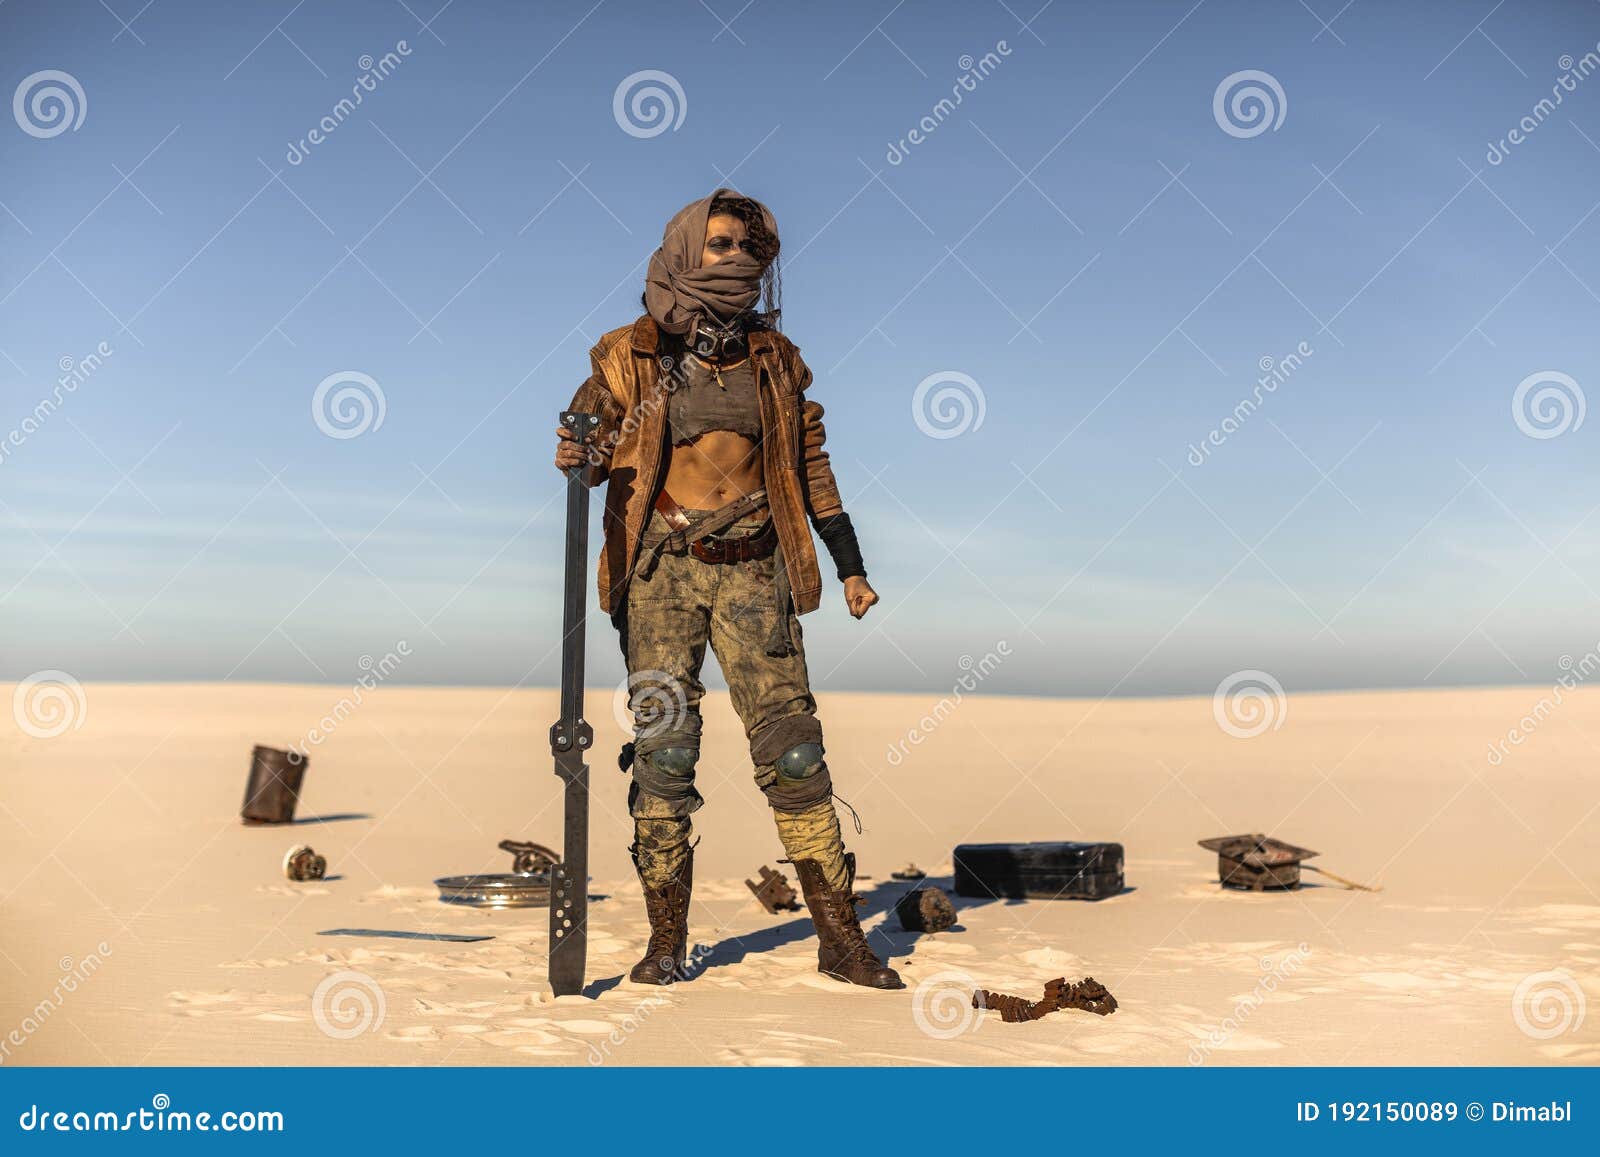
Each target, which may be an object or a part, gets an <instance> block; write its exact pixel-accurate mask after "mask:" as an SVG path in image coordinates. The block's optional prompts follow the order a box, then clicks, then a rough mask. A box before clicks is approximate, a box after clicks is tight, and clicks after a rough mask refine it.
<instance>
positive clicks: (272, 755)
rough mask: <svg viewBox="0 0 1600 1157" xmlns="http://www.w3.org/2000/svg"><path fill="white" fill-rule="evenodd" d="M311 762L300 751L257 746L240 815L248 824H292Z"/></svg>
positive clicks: (251, 760)
mask: <svg viewBox="0 0 1600 1157" xmlns="http://www.w3.org/2000/svg"><path fill="white" fill-rule="evenodd" d="M309 763H310V760H308V759H307V758H306V757H305V756H304V755H301V754H300V753H299V752H298V751H279V750H278V749H277V748H275V747H262V746H257V747H256V748H255V750H253V751H252V752H251V753H250V779H249V781H248V782H247V783H246V784H245V789H244V806H243V807H242V808H240V810H239V816H240V818H241V819H243V820H244V822H245V823H247V824H287V823H293V822H294V809H295V805H297V804H298V803H299V802H300V784H301V783H302V782H303V781H304V780H305V775H306V766H307V765H308V764H309Z"/></svg>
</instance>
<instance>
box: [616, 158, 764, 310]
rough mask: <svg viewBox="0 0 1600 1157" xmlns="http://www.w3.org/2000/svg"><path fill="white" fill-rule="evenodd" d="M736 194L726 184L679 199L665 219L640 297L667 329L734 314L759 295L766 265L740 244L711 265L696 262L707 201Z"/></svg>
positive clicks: (708, 209)
mask: <svg viewBox="0 0 1600 1157" xmlns="http://www.w3.org/2000/svg"><path fill="white" fill-rule="evenodd" d="M740 195H741V194H738V193H735V192H734V191H733V190H732V189H718V190H717V191H716V192H714V193H712V194H711V196H709V197H702V198H701V199H700V200H698V201H692V202H690V203H689V204H687V205H685V206H684V207H683V208H682V209H680V210H678V212H677V214H676V215H675V216H674V217H673V218H672V220H671V221H668V222H667V228H666V232H665V233H664V234H663V235H662V238H661V248H659V249H657V250H656V251H655V253H654V254H652V255H651V258H650V267H649V269H648V271H647V272H646V274H645V286H644V300H645V308H646V309H647V310H649V312H650V316H651V317H653V318H655V320H656V324H657V325H659V326H660V327H661V328H662V329H664V330H666V331H667V332H668V333H676V334H686V333H689V332H690V331H691V330H693V329H694V328H695V326H696V325H697V324H698V323H699V322H700V321H702V320H710V319H713V318H723V319H727V318H732V317H735V316H737V315H738V314H740V313H742V312H744V311H745V310H747V309H749V308H750V307H751V306H753V305H754V304H755V303H756V301H757V300H758V299H759V298H760V297H761V274H762V273H763V272H764V271H765V269H766V267H765V266H764V265H762V264H761V263H760V262H759V261H757V260H756V259H755V258H754V257H752V256H751V255H750V254H748V253H746V252H745V251H744V250H742V249H741V250H740V251H739V252H737V253H732V254H729V255H728V256H727V257H724V258H723V259H722V260H721V261H719V262H717V263H716V264H715V265H707V266H702V265H701V264H700V256H701V253H702V252H703V251H704V249H705V242H706V222H707V221H708V220H709V219H710V217H711V204H712V202H713V201H715V200H716V199H717V198H718V197H724V196H726V197H736V196H740ZM756 204H757V205H760V206H761V214H762V216H763V217H764V218H765V219H766V224H767V228H768V229H769V230H771V231H772V235H773V236H774V237H776V236H777V235H778V224H777V222H776V221H775V220H774V219H773V216H772V213H771V211H770V210H768V209H767V207H766V206H765V205H761V203H760V202H759V201H757V202H756Z"/></svg>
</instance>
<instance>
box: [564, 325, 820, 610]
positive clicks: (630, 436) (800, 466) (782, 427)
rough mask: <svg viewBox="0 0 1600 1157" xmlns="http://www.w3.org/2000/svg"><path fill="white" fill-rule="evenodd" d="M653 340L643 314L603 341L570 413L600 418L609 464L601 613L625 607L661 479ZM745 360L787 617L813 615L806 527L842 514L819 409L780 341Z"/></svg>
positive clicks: (659, 391) (768, 342)
mask: <svg viewBox="0 0 1600 1157" xmlns="http://www.w3.org/2000/svg"><path fill="white" fill-rule="evenodd" d="M660 344H661V335H660V331H659V330H658V329H657V327H656V323H655V320H654V319H653V318H651V317H650V316H649V315H648V314H646V315H645V316H643V317H641V318H639V319H638V320H637V321H635V322H634V323H633V324H631V325H625V326H622V327H620V328H618V329H614V330H612V331H611V332H609V333H607V334H605V335H604V336H603V337H601V339H600V340H599V342H598V343H596V345H595V347H594V348H593V349H592V350H590V351H589V362H590V366H591V367H592V368H591V372H590V374H589V378H588V380H587V381H585V382H584V383H583V385H581V386H579V387H578V392H577V393H575V394H574V395H573V396H572V404H571V405H570V406H569V407H568V409H570V410H576V411H580V412H583V413H592V414H599V415H600V436H599V438H598V441H599V442H600V443H601V444H602V445H604V446H613V447H614V448H613V449H612V452H611V457H610V460H609V462H608V463H607V464H606V465H604V466H598V467H595V468H594V469H593V470H592V471H591V475H590V481H591V483H592V484H595V485H598V484H599V483H600V482H602V481H604V482H608V483H609V484H610V485H609V486H608V487H607V489H606V509H605V517H604V519H603V523H602V524H603V526H604V529H605V544H604V546H603V547H602V548H601V551H600V576H599V578H600V606H601V609H602V610H604V611H606V612H607V613H608V614H615V613H616V611H617V610H618V609H619V608H621V607H622V606H624V605H625V602H624V599H625V593H626V591H627V587H628V579H629V578H630V577H631V575H632V573H633V566H634V560H635V559H636V558H637V557H638V552H639V542H640V539H641V538H642V537H643V535H644V528H645V523H646V522H647V521H648V520H649V515H650V511H651V509H652V507H653V505H654V503H655V499H656V494H657V492H658V491H659V490H660V488H661V481H662V479H663V478H664V477H665V476H666V470H665V464H666V462H665V460H666V449H667V406H666V401H667V398H668V396H669V394H668V391H667V390H666V389H665V388H664V387H663V384H662V381H661V365H660V362H659V361H658V359H657V348H658V346H659V345H660ZM750 356H751V358H752V359H754V362H755V368H756V383H757V388H758V390H759V391H760V395H761V430H762V436H761V452H762V470H763V473H764V476H765V479H766V487H767V501H768V506H769V507H770V509H771V511H772V521H773V523H774V525H775V526H776V528H777V531H778V543H779V545H780V546H781V547H782V550H783V558H784V562H785V564H786V566H787V569H788V572H789V586H790V589H791V590H792V592H793V595H794V604H795V611H796V613H797V614H802V615H803V614H805V613H807V612H808V611H814V610H816V609H817V604H818V603H819V602H820V601H821V597H822V578H821V575H820V573H819V571H818V568H817V551H816V547H815V545H814V544H813V543H812V540H811V528H810V526H809V525H808V524H807V516H809V517H810V518H811V519H812V520H815V519H819V518H827V517H829V516H830V515H834V514H838V513H840V511H842V510H843V505H842V503H841V502H840V500H839V486H838V483H837V482H835V481H834V477H833V467H832V466H830V465H829V463H828V452H827V451H826V450H824V449H823V448H822V443H823V437H824V435H823V429H822V407H821V406H820V405H818V404H817V403H816V402H813V401H811V400H809V399H808V398H806V396H805V391H806V388H807V387H808V386H810V385H811V371H810V370H809V369H807V368H806V364H805V362H803V361H801V360H800V351H799V350H798V349H796V348H795V344H794V343H793V342H792V341H790V340H789V339H788V338H786V337H784V336H783V334H781V333H777V332H775V331H758V332H755V333H752V334H751V335H750Z"/></svg>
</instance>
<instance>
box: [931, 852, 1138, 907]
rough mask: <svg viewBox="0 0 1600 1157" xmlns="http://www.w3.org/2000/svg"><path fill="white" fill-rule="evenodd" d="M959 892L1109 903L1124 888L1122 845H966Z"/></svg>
mask: <svg viewBox="0 0 1600 1157" xmlns="http://www.w3.org/2000/svg"><path fill="white" fill-rule="evenodd" d="M955 865H956V879H955V887H956V894H957V895H960V896H971V897H974V898H976V899H982V900H990V899H996V898H999V899H1004V900H1024V899H1026V900H1058V899H1059V900H1103V899H1105V897H1107V896H1115V895H1116V894H1117V893H1119V892H1121V891H1122V889H1123V883H1122V845H1121V844H1080V843H1069V842H1061V843H1040V844H962V845H960V846H959V847H957V848H956V850H955Z"/></svg>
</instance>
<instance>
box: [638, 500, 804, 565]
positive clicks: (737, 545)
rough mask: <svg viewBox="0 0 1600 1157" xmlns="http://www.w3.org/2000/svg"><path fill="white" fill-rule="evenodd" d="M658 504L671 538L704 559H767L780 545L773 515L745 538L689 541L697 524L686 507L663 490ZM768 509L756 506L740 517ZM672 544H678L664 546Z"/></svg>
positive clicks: (711, 561) (727, 560) (657, 509)
mask: <svg viewBox="0 0 1600 1157" xmlns="http://www.w3.org/2000/svg"><path fill="white" fill-rule="evenodd" d="M747 497H749V496H747ZM744 501H745V500H744V499H735V500H734V503H731V504H730V505H735V504H737V503H740V502H744ZM655 507H656V511H657V513H659V514H660V515H661V517H662V518H663V519H664V520H665V521H666V524H667V525H668V526H670V527H671V528H672V536H671V537H672V538H673V539H676V540H679V541H682V542H684V544H685V545H686V546H687V548H688V551H689V553H690V554H692V555H694V557H695V558H697V559H699V560H700V561H701V562H709V563H725V562H752V561H754V560H755V559H758V558H766V557H767V556H768V555H769V554H771V553H772V552H773V550H774V548H776V546H777V544H778V530H777V527H776V526H775V525H773V523H772V521H771V519H770V518H769V519H768V521H767V524H766V525H765V526H763V527H762V528H761V529H760V530H758V531H756V532H755V533H754V534H747V535H745V536H744V537H742V538H711V537H704V538H699V539H695V540H693V541H688V540H687V536H686V535H685V534H684V532H685V531H688V530H690V529H691V528H692V527H693V526H694V523H693V522H691V521H690V519H689V516H688V515H687V514H685V513H684V512H683V508H682V507H681V506H679V505H678V503H677V501H676V500H675V499H674V498H673V497H672V495H670V494H668V493H667V492H666V491H665V490H662V491H661V493H660V494H658V495H657V496H656V503H655ZM723 509H724V510H726V509H727V507H723ZM765 509H766V507H764V506H757V507H755V508H754V509H752V510H751V511H749V512H748V513H746V514H744V515H741V516H740V517H749V516H750V515H751V514H756V513H759V512H760V511H763V510H765ZM713 513H715V512H713ZM702 521H711V519H709V518H708V519H704V520H702ZM671 545H675V544H674V543H671V542H664V543H663V546H671Z"/></svg>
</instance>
